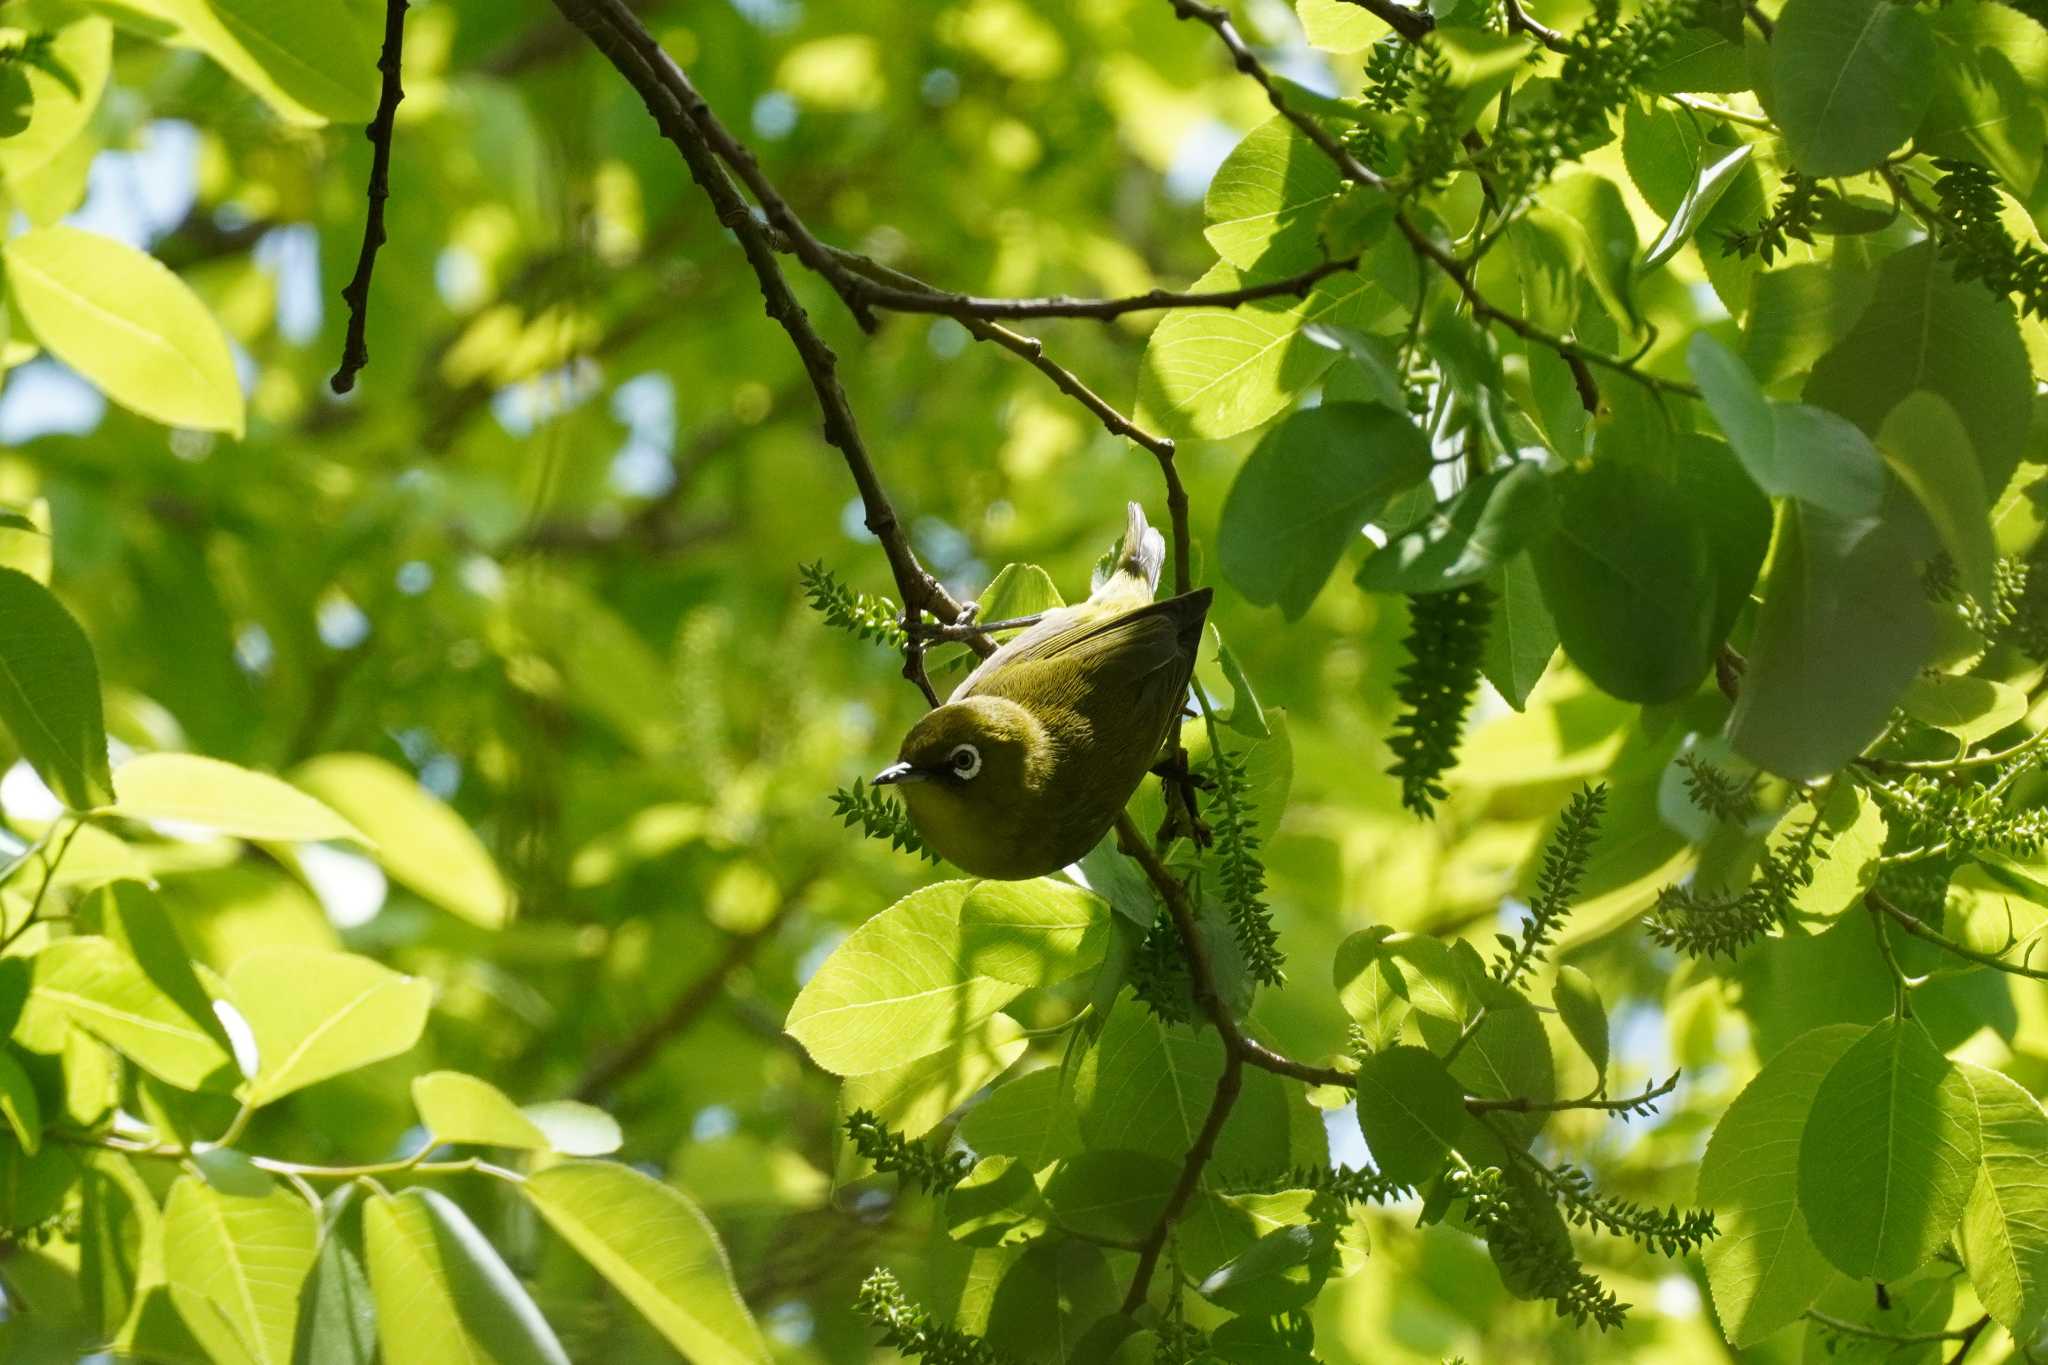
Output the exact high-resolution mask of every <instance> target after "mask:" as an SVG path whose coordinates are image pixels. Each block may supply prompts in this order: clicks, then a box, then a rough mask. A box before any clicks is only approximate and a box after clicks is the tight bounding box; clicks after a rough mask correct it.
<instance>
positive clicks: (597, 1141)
mask: <svg viewBox="0 0 2048 1365" xmlns="http://www.w3.org/2000/svg"><path fill="white" fill-rule="evenodd" d="M519 1112H520V1113H522V1114H524V1115H525V1116H526V1121H527V1122H528V1123H531V1124H532V1125H533V1126H534V1127H536V1128H538V1129H540V1131H541V1132H542V1134H543V1135H545V1136H546V1138H547V1140H548V1147H549V1149H550V1150H552V1151H555V1152H559V1153H560V1154H561V1155H563V1156H610V1155H611V1154H612V1153H613V1152H616V1151H618V1150H619V1148H620V1147H621V1146H622V1145H623V1144H624V1142H625V1135H624V1134H622V1133H621V1132H620V1131H619V1121H618V1120H617V1119H615V1118H613V1117H612V1116H611V1115H610V1114H607V1113H605V1112H604V1110H602V1109H599V1108H597V1107H596V1106H595V1105H589V1104H583V1103H581V1102H579V1101H577V1100H543V1101H541V1102H540V1103H539V1104H529V1105H527V1106H526V1107H525V1108H523V1109H521V1110H520V1111H519Z"/></svg>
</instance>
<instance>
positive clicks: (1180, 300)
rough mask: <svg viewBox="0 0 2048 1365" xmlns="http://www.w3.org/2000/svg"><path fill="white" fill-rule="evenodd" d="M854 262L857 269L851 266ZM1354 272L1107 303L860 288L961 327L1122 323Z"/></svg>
mask: <svg viewBox="0 0 2048 1365" xmlns="http://www.w3.org/2000/svg"><path fill="white" fill-rule="evenodd" d="M828 250H829V248H828ZM832 254H833V255H834V256H835V257H836V258H838V259H839V260H841V261H842V262H844V263H846V264H848V265H851V266H853V268H855V269H860V268H862V267H863V266H866V267H873V266H875V265H876V263H875V262H873V261H871V260H868V259H867V258H866V257H858V258H855V257H853V256H852V254H851V253H850V252H843V251H836V250H835V251H833V252H832ZM856 260H857V261H859V262H860V263H861V264H859V265H855V264H854V262H855V261H856ZM1357 268H1358V257H1356V256H1347V257H1344V258H1342V259H1337V260H1328V261H1324V262H1322V263H1321V264H1319V265H1316V266H1313V267H1311V268H1310V269H1307V270H1303V271H1300V272H1298V273H1296V274H1293V275H1289V276H1287V277H1285V278H1284V279H1277V280H1266V281H1263V282H1261V283H1258V284H1248V285H1245V286H1244V287H1243V288H1240V289H1211V290H1195V291H1186V290H1173V289H1153V290H1149V291H1147V292H1145V293H1143V294H1128V295H1125V296H1123V297H1121V298H1109V299H1088V298H1076V297H1074V296H1072V295H1068V294H1054V295H1051V296H1049V297H1046V298H1035V299H1006V298H988V297H984V296H980V295H975V294H955V293H949V292H947V291H945V290H941V289H937V288H934V287H933V286H931V285H928V284H922V283H920V284H919V285H917V286H916V287H908V288H899V287H894V286H891V285H889V284H886V283H871V284H867V285H864V286H863V292H864V293H865V295H866V297H867V300H868V302H870V303H872V304H874V305H875V306H876V307H878V308H887V309H889V310H890V311H891V312H896V313H940V314H943V315H945V316H947V317H952V318H957V319H959V320H961V321H963V322H964V321H966V320H968V319H970V318H982V319H989V320H992V319H1007V320H1011V321H1015V320H1017V319H1020V318H1090V319H1093V320H1095V321H1099V322H1106V321H1109V320H1110V319H1112V318H1120V317H1122V316H1124V315H1125V314H1126V313H1149V312H1155V311H1158V310H1160V309H1169V308H1235V307H1237V306H1239V305H1240V304H1246V303H1257V302H1258V301H1259V300H1261V299H1275V298H1288V297H1293V298H1301V297H1303V296H1304V295H1306V294H1307V293H1308V292H1309V290H1311V289H1313V288H1315V286H1316V285H1317V284H1318V283H1319V282H1320V281H1322V280H1324V279H1327V278H1328V277H1330V276H1331V275H1338V274H1342V273H1343V272H1344V271H1346V270H1356V269H1357ZM882 269H886V267H882ZM871 273H872V272H871ZM899 273H900V272H899ZM875 278H876V279H877V280H879V279H880V278H881V277H880V276H879V275H876V276H875Z"/></svg>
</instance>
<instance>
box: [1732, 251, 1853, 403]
mask: <svg viewBox="0 0 2048 1365" xmlns="http://www.w3.org/2000/svg"><path fill="white" fill-rule="evenodd" d="M1876 288H1877V276H1876V274H1875V273H1874V272H1872V271H1869V270H1857V269H1853V268H1851V267H1850V266H1848V265H1847V264H1845V263H1844V262H1843V261H1842V260H1840V259H1839V258H1838V259H1836V260H1834V261H1830V262H1829V263H1827V264H1826V265H1780V266H1778V267H1777V268H1775V269H1772V270H1768V271H1765V272H1764V273H1762V274H1760V275H1758V276H1757V277H1756V285H1755V289H1754V292H1753V293H1752V294H1751V296H1750V304H1749V316H1748V319H1747V322H1746V324H1745V326H1744V328H1743V333H1742V358H1743V360H1744V361H1746V362H1747V363H1748V365H1749V368H1750V369H1751V370H1752V371H1753V372H1754V373H1755V374H1756V377H1757V378H1758V379H1759V380H1760V381H1762V382H1763V383H1765V384H1775V383H1777V382H1778V381H1779V380H1781V379H1787V378H1790V377H1791V376H1792V375H1795V374H1800V373H1802V372H1804V371H1806V370H1810V369H1812V368H1813V362H1815V361H1816V360H1819V359H1820V358H1821V357H1822V356H1823V355H1826V354H1827V353H1828V351H1829V350H1830V349H1831V348H1833V347H1834V346H1836V345H1837V344H1839V343H1840V342H1841V340H1842V338H1843V337H1845V336H1847V335H1848V334H1849V330H1850V329H1851V328H1852V327H1854V326H1855V325H1856V319H1858V318H1859V317H1861V316H1862V315H1863V310H1864V309H1865V308H1867V307H1868V306H1869V305H1870V296H1871V294H1872V293H1874V292H1875V290H1876ZM1694 373H1698V368H1697V367H1695V368H1694ZM1710 401H1711V400H1710Z"/></svg>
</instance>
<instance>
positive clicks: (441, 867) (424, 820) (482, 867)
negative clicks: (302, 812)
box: [291, 754, 512, 929]
mask: <svg viewBox="0 0 2048 1365" xmlns="http://www.w3.org/2000/svg"><path fill="white" fill-rule="evenodd" d="M291 780H292V783H293V785H295V786H297V787H298V788H299V789H300V790H302V791H305V792H308V793H310V794H312V795H313V796H315V797H317V798H319V799H320V800H321V801H324V802H325V803H326V804H327V805H328V806H329V807H330V808H332V809H333V810H334V811H336V812H337V813H339V814H340V815H341V817H342V818H343V819H345V820H347V821H348V822H349V824H351V825H352V826H354V827H355V828H356V829H358V830H361V831H362V832H363V835H364V837H365V838H366V839H367V840H369V841H370V842H371V843H373V844H374V845H375V846H376V851H377V861H378V862H380V863H382V864H383V865H384V870H385V871H386V872H389V873H390V874H391V875H392V877H393V878H395V879H396V880H398V881H400V882H402V883H404V884H405V885H406V886H409V887H411V888H412V889H413V890H414V891H417V892H418V893H419V894H420V895H421V896H422V897H424V898H425V899H427V900H429V901H432V902H433V903H434V904H435V905H438V906H440V907H441V908H442V909H443V910H446V911H448V912H449V913H450V914H453V915H459V916H461V917H462V918H463V919H466V920H468V921H469V922H470V923H472V924H476V925H480V926H481V927H483V928H485V929H497V928H502V927H503V926H504V924H505V922H506V921H507V920H508V919H510V918H511V917H512V892H511V890H510V888H508V887H507V886H506V885H505V879H504V878H503V877H501V876H500V875H499V874H498V866H497V864H496V863H494V862H493V861H492V860H491V855H490V854H489V853H488V852H487V851H486V850H485V849H484V846H483V843H482V841H481V840H479V839H478V838H477V837H476V834H475V833H474V832H473V831H472V830H471V829H470V827H469V825H468V823H467V822H466V821H464V820H463V818H462V817H461V816H459V815H457V814H456V813H455V812H454V811H453V810H451V809H449V808H448V806H447V805H446V804H445V803H443V802H442V801H441V800H439V799H438V798H436V797H435V796H434V795H432V794H431V793H430V792H428V791H427V790H426V788H424V787H422V786H421V785H420V784H419V783H418V782H417V781H416V780H414V778H413V777H412V776H411V775H410V774H408V773H405V772H401V771H400V770H399V769H397V768H395V767H393V766H392V765H391V764H389V763H386V762H385V761H384V760H383V759H381V758H374V757H372V756H371V755H369V754H323V755H321V756H320V757H319V758H316V759H314V760H313V761H312V762H310V763H305V764H301V765H300V766H299V767H298V768H296V769H294V770H293V772H292V779H291Z"/></svg>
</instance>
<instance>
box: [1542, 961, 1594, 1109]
mask: <svg viewBox="0 0 2048 1365" xmlns="http://www.w3.org/2000/svg"><path fill="white" fill-rule="evenodd" d="M1550 1003H1551V1004H1553V1005H1555V1006H1557V1016H1558V1018H1560V1019H1562V1020H1564V1026H1565V1028H1566V1029H1568V1030H1569V1031H1570V1032H1571V1035H1572V1038H1573V1040H1574V1041H1576V1042H1577V1043H1578V1045H1579V1046H1580V1047H1581V1048H1582V1049H1584V1051H1585V1054H1586V1058H1587V1060H1588V1061H1590V1062H1592V1063H1593V1070H1594V1071H1596V1072H1598V1073H1599V1075H1600V1079H1601V1081H1602V1082H1603V1083H1604V1082H1605V1081H1606V1079H1607V1007H1606V1006H1605V1005H1603V1004H1601V1003H1600V988H1599V987H1598V986H1595V985H1594V984H1593V978H1592V977H1590V976H1587V975H1586V974H1585V973H1584V972H1582V971H1580V970H1579V969H1578V968H1577V967H1574V966H1571V965H1570V964H1569V963H1567V964H1566V965H1564V966H1562V967H1559V968H1558V969H1557V983H1556V984H1555V985H1553V986H1552V987H1551V988H1550Z"/></svg>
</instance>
